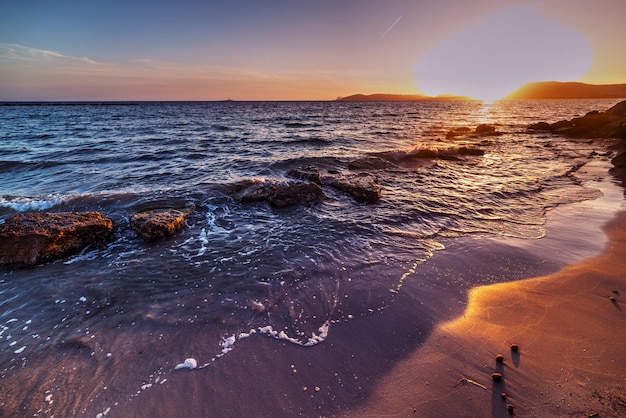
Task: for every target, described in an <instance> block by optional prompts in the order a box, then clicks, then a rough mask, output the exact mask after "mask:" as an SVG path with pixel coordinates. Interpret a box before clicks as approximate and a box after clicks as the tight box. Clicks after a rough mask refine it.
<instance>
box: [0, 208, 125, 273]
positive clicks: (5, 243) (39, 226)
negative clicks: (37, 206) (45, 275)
mask: <svg viewBox="0 0 626 418" xmlns="http://www.w3.org/2000/svg"><path fill="white" fill-rule="evenodd" d="M112 230H113V221H111V219H109V218H107V217H106V216H104V215H103V214H101V213H98V212H60V213H50V212H39V213H33V214H18V215H15V216H13V217H11V218H9V219H7V220H6V221H5V222H4V223H3V224H1V225H0V264H26V265H33V264H38V263H41V262H45V261H52V260H55V259H58V258H61V257H63V256H66V255H70V254H73V253H77V252H79V251H81V250H82V249H83V248H85V247H86V246H88V245H89V244H92V243H96V242H100V241H103V240H104V239H106V238H107V237H108V236H109V235H110V234H111V232H112Z"/></svg>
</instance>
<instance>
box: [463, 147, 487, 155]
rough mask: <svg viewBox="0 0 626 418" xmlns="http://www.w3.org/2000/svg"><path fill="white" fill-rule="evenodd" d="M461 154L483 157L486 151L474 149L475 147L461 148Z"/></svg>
mask: <svg viewBox="0 0 626 418" xmlns="http://www.w3.org/2000/svg"><path fill="white" fill-rule="evenodd" d="M459 154H460V155H474V156H481V155H485V151H483V150H481V149H479V148H473V147H460V148H459Z"/></svg>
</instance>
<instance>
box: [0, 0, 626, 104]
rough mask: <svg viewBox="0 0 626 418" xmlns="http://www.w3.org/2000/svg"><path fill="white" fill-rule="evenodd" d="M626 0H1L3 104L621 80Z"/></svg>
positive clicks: (462, 89) (434, 90) (464, 89)
mask: <svg viewBox="0 0 626 418" xmlns="http://www.w3.org/2000/svg"><path fill="white" fill-rule="evenodd" d="M624 16H626V1H624V0H594V1H589V0H537V1H535V2H532V3H530V2H523V1H513V0H510V1H506V0H498V1H496V0H475V1H471V2H470V1H466V0H442V1H437V2H435V1H424V0H385V1H382V0H379V1H371V0H343V1H342V0H316V1H310V2H299V1H293V0H290V1H277V0H267V1H245V0H232V1H229V2H213V1H206V0H205V1H187V0H179V1H176V2H174V1H162V0H151V1H147V0H124V1H119V0H109V1H106V2H104V1H101V2H91V1H85V0H80V1H78V0H56V1H49V0H46V1H41V0H32V1H22V0H5V1H3V2H2V5H1V6H0V101H11V100H223V99H233V100H319V99H321V100H328V99H331V100H332V99H335V98H336V97H338V96H346V95H350V94H355V93H364V94H371V93H396V94H419V93H425V94H429V95H438V94H444V93H449V94H457V95H471V96H474V97H478V98H482V99H495V98H498V97H500V96H503V95H505V94H506V93H508V92H510V91H511V90H512V89H514V88H515V87H518V86H519V85H520V84H523V83H525V82H530V81H545V80H558V81H582V82H587V83H593V84H612V83H626V54H625V53H624V42H625V41H626V25H625V24H624V22H623V20H624Z"/></svg>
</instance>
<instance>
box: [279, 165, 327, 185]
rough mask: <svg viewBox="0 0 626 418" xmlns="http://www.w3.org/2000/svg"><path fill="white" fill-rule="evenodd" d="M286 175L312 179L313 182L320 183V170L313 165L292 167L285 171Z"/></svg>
mask: <svg viewBox="0 0 626 418" xmlns="http://www.w3.org/2000/svg"><path fill="white" fill-rule="evenodd" d="M287 175H288V176H289V177H294V178H296V179H298V180H307V181H312V182H313V183H317V184H322V181H321V178H320V170H319V168H317V167H315V166H313V165H310V166H306V167H300V168H294V169H293V170H289V171H288V172H287Z"/></svg>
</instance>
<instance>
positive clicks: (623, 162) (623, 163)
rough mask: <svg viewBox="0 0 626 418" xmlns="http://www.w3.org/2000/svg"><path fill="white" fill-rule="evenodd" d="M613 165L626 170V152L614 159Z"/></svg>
mask: <svg viewBox="0 0 626 418" xmlns="http://www.w3.org/2000/svg"><path fill="white" fill-rule="evenodd" d="M611 164H613V165H614V166H615V167H617V168H626V151H625V152H622V153H621V154H619V155H618V156H617V157H615V158H613V159H612V160H611Z"/></svg>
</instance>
